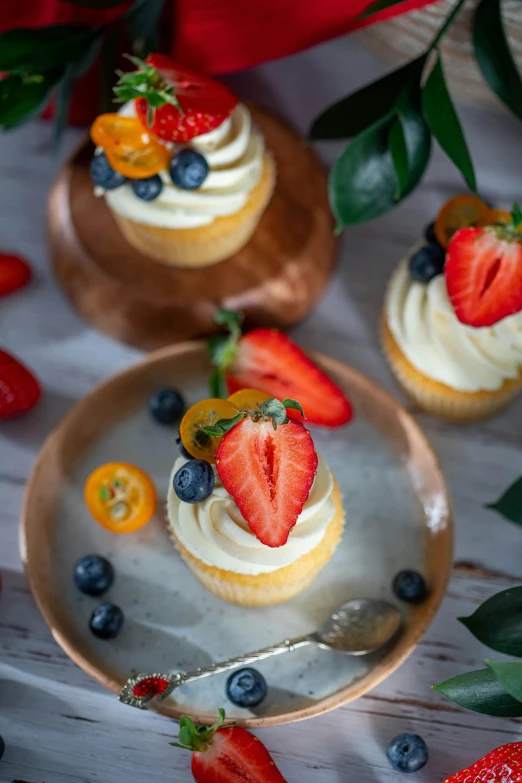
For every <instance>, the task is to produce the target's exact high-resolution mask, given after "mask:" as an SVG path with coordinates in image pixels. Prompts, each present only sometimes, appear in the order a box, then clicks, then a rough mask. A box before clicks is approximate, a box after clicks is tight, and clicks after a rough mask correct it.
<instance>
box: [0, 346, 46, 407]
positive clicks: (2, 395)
mask: <svg viewBox="0 0 522 783" xmlns="http://www.w3.org/2000/svg"><path fill="white" fill-rule="evenodd" d="M41 394H42V390H41V388H40V384H39V383H38V381H37V380H36V378H35V377H34V375H32V373H30V372H29V370H28V369H27V367H24V365H23V364H21V363H20V362H19V361H18V359H15V358H14V356H11V354H9V353H7V351H3V350H1V349H0V420H2V419H14V418H16V417H17V416H22V415H23V414H24V413H27V411H29V410H31V408H34V406H35V405H36V403H37V402H38V400H39V399H40V396H41Z"/></svg>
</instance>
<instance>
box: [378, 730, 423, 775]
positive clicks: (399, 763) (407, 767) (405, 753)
mask: <svg viewBox="0 0 522 783" xmlns="http://www.w3.org/2000/svg"><path fill="white" fill-rule="evenodd" d="M386 755H387V757H388V761H389V762H390V764H391V765H392V767H393V768H394V769H396V770H397V771H398V772H417V771H418V770H419V769H422V767H423V766H424V765H425V764H426V762H427V761H428V746H427V745H426V743H425V742H424V740H423V739H422V737H419V735H418V734H399V735H397V737H394V738H393V739H392V741H391V742H390V744H389V745H388V749H387V751H386Z"/></svg>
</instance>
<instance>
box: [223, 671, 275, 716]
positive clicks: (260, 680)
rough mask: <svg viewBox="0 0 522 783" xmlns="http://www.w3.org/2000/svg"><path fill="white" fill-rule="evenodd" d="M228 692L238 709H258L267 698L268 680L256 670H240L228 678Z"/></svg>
mask: <svg viewBox="0 0 522 783" xmlns="http://www.w3.org/2000/svg"><path fill="white" fill-rule="evenodd" d="M226 690H227V696H228V698H229V699H230V701H231V702H232V704H235V705H236V706H237V707H257V705H258V704H261V702H262V701H263V699H264V698H265V696H266V692H267V687H266V680H265V678H264V677H263V675H262V674H260V673H259V672H258V671H256V669H249V668H247V669H238V670H237V672H232V674H231V675H230V677H229V678H228V680H227V688H226Z"/></svg>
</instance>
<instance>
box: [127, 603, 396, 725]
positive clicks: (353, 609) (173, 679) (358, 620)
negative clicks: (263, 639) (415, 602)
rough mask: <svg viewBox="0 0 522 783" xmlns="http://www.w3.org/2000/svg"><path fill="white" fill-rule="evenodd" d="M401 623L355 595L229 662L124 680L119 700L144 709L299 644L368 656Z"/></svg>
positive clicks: (384, 606)
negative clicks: (314, 625)
mask: <svg viewBox="0 0 522 783" xmlns="http://www.w3.org/2000/svg"><path fill="white" fill-rule="evenodd" d="M400 625H401V615H400V612H399V610H398V609H396V608H395V606H393V605H392V604H389V603H387V602H386V601H379V600H375V599H372V598H354V599H353V600H351V601H347V602H346V603H345V604H343V605H342V606H340V607H339V608H338V609H336V610H335V611H334V612H332V614H331V615H330V617H329V618H328V619H327V620H326V622H325V623H324V625H323V626H322V628H320V629H319V630H318V631H314V632H313V633H310V634H305V635H304V636H298V637H297V638H295V639H285V640H284V641H283V642H280V643H279V644H276V645H273V646H271V647H264V648H263V649H262V650H256V651H255V652H251V653H247V654H246V655H240V656H239V657H238V658H231V659H229V660H228V661H221V662H220V663H212V664H211V665H210V666H205V667H204V668H200V669H196V670H195V671H193V672H186V673H181V672H178V673H176V674H170V673H169V674H136V675H135V676H134V677H131V678H130V679H129V680H127V682H126V683H125V685H124V687H123V688H122V690H121V693H120V696H119V699H120V701H122V702H124V704H129V705H130V706H131V707H138V708H139V709H142V710H145V709H147V704H148V702H150V701H151V699H153V698H154V697H155V696H159V697H160V698H161V699H165V698H166V697H167V696H169V695H170V694H171V693H172V691H173V690H174V689H175V688H179V687H180V685H186V684H187V683H189V682H194V681H195V680H201V679H203V677H209V676H210V675H212V674H217V673H219V672H226V671H229V670H230V669H236V668H237V667H239V666H245V665H246V664H250V663H256V662H257V661H261V660H262V659H263V658H270V657H271V656H272V655H281V654H282V653H286V652H293V651H294V650H297V649H298V647H305V646H306V645H308V644H316V645H317V646H318V647H321V648H322V649H325V650H336V651H337V652H340V653H344V654H345V655H367V654H368V653H371V652H375V651H376V650H378V649H380V648H381V647H383V646H384V645H385V644H386V643H387V642H389V641H390V639H392V638H393V637H394V636H395V634H396V633H397V631H398V630H399V628H400Z"/></svg>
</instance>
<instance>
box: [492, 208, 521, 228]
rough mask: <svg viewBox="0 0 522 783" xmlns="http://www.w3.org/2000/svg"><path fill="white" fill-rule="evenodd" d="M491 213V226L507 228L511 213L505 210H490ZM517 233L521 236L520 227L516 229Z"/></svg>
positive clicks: (510, 220)
mask: <svg viewBox="0 0 522 783" xmlns="http://www.w3.org/2000/svg"><path fill="white" fill-rule="evenodd" d="M491 213H492V215H493V218H492V221H491V224H492V225H496V226H498V225H499V224H500V225H502V226H508V225H509V224H510V223H511V222H512V215H511V212H509V211H508V210H507V209H492V210H491ZM517 232H518V233H519V234H522V226H519V227H518V230H517Z"/></svg>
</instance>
